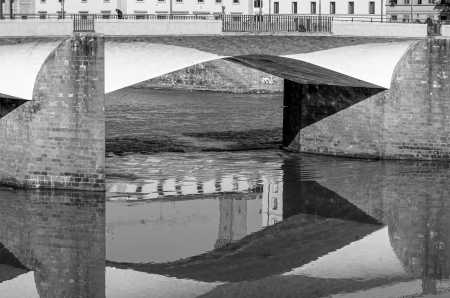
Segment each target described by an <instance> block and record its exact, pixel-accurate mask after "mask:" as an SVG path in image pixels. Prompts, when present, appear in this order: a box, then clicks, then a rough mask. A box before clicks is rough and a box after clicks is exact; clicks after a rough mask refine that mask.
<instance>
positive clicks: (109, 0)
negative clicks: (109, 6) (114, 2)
mask: <svg viewBox="0 0 450 298" xmlns="http://www.w3.org/2000/svg"><path fill="white" fill-rule="evenodd" d="M103 2H104V3H111V0H103Z"/></svg>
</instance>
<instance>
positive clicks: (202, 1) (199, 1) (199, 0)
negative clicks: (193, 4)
mask: <svg viewBox="0 0 450 298" xmlns="http://www.w3.org/2000/svg"><path fill="white" fill-rule="evenodd" d="M197 3H205V0H197Z"/></svg>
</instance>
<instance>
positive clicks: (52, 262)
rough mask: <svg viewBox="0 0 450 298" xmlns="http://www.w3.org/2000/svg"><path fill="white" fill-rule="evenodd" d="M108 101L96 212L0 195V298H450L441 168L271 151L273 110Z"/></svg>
mask: <svg viewBox="0 0 450 298" xmlns="http://www.w3.org/2000/svg"><path fill="white" fill-rule="evenodd" d="M120 92H122V93H115V94H113V96H112V97H111V98H113V99H112V100H111V102H110V105H109V107H108V110H107V114H108V117H109V121H108V123H107V127H108V128H109V129H108V142H109V145H110V147H109V149H110V150H108V151H109V152H108V157H107V169H106V173H107V177H108V181H107V182H108V183H107V184H108V186H107V200H106V202H104V200H103V199H102V195H103V194H102V195H98V194H89V193H76V192H20V191H12V190H8V189H4V190H0V204H1V206H0V213H1V214H0V221H1V223H0V243H1V244H0V297H104V296H105V295H106V297H156V298H159V297H161V298H162V297H174V298H177V297H183V298H185V297H300V298H302V297H305V298H315V297H334V298H343V297H348V298H353V297H355V298H359V297H371V298H372V297H373V298H375V297H376V298H384V297H386V298H387V297H450V280H449V279H450V230H449V229H448V227H449V226H450V184H449V183H448V181H449V178H450V164H449V163H445V162H440V163H436V162H417V161H372V160H358V159H347V158H336V157H330V156H320V155H309V154H298V153H288V152H285V151H282V150H279V149H278V145H279V140H277V139H275V140H274V139H271V137H273V136H274V135H275V134H276V132H280V131H281V108H282V107H281V102H280V96H279V95H275V94H273V95H231V94H220V96H219V95H218V94H214V93H212V94H208V93H203V92H181V91H177V92H167V91H164V92H163V91H150V90H145V89H144V90H136V89H127V90H124V91H120ZM219 99H220V100H219ZM186 101H187V102H189V104H186V105H184V102H186ZM152 105H155V107H156V108H155V109H157V110H158V111H159V112H158V115H159V116H155V115H154V114H152V112H151V110H152V109H151V106H152ZM234 105H237V106H242V107H244V106H245V108H243V110H244V111H246V113H243V114H241V115H239V110H238V109H236V110H235V109H234V108H233V106H234ZM249 106H250V107H249ZM204 107H207V108H204ZM119 110H124V111H127V112H126V113H125V114H126V115H127V116H126V119H125V120H118V119H117V118H116V116H117V115H118V113H119V112H118V111H119ZM232 111H234V112H232ZM269 114H270V115H271V116H270V117H269V118H268V116H267V115H269ZM113 115H116V116H113ZM163 115H165V116H163ZM153 116H155V117H158V120H155V119H153V118H152V117H153ZM228 116H230V117H231V118H230V119H234V120H229V119H228V120H227V119H225V118H227V117H228ZM165 120H167V121H166V122H165ZM121 121H122V122H121ZM121 123H122V124H121ZM227 123H228V124H227ZM266 124H267V126H266ZM132 128H134V130H132ZM268 132H271V133H272V134H269V133H268ZM244 135H247V136H250V135H251V138H249V139H248V140H247V139H246V138H244V137H242V139H240V141H239V142H236V138H235V136H244ZM165 136H167V137H165ZM132 140H148V141H149V143H146V142H140V143H134V145H133V146H129V145H127V144H133V141H132ZM117 143H119V145H117ZM150 143H152V144H159V145H160V146H159V147H158V149H157V150H156V149H148V148H146V146H147V145H148V144H150ZM239 149H245V150H239ZM255 149H258V150H255ZM105 231H106V232H105ZM5 293H6V294H5Z"/></svg>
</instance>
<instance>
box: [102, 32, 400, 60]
mask: <svg viewBox="0 0 450 298" xmlns="http://www.w3.org/2000/svg"><path fill="white" fill-rule="evenodd" d="M107 40H113V41H120V42H123V41H126V42H151V43H156V44H158V43H160V44H167V45H174V46H182V47H188V48H194V49H198V50H201V51H205V52H208V53H214V54H218V55H223V56H236V55H248V54H252V55H255V54H266V55H289V54H298V53H307V52H312V51H320V50H326V49H331V48H336V47H343V46H351V45H357V44H364V43H372V42H383V43H385V42H392V41H399V40H406V39H399V38H379V37H342V36H339V37H334V36H277V35H260V36H257V35H254V36H247V35H243V36H142V37H138V36H131V37H108V38H107Z"/></svg>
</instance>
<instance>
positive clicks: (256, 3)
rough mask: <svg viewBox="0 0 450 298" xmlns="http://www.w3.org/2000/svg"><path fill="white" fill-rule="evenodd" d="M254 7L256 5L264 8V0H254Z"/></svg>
mask: <svg viewBox="0 0 450 298" xmlns="http://www.w3.org/2000/svg"><path fill="white" fill-rule="evenodd" d="M253 7H255V8H262V0H255V1H253Z"/></svg>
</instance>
